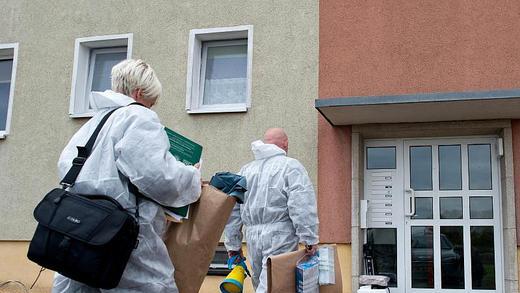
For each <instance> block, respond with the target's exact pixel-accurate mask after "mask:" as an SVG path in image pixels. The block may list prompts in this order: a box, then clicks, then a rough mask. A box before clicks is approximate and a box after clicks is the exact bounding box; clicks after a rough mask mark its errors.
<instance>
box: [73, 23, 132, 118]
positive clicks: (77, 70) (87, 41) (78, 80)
mask: <svg viewBox="0 0 520 293" xmlns="http://www.w3.org/2000/svg"><path fill="white" fill-rule="evenodd" d="M132 43H133V34H131V33H129V34H121V35H106V36H94V37H86V38H78V39H76V42H75V46H74V67H73V69H72V86H71V93H70V105H69V116H70V117H71V118H82V117H92V116H93V115H94V112H93V111H92V110H89V108H88V105H89V104H88V97H89V94H90V89H91V87H92V74H93V71H92V70H93V69H92V66H91V65H92V64H93V63H92V62H93V60H92V59H95V54H91V51H92V50H96V49H107V50H121V48H120V47H126V58H127V59H129V58H131V57H132ZM118 52H121V51H118ZM91 55H92V57H93V58H91Z"/></svg>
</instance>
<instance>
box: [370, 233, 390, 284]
mask: <svg viewBox="0 0 520 293" xmlns="http://www.w3.org/2000/svg"><path fill="white" fill-rule="evenodd" d="M367 243H368V251H369V253H371V254H372V258H373V260H374V273H375V274H376V275H384V276H388V277H390V281H389V283H388V285H389V286H390V287H397V234H396V229H393V228H392V229H386V228H384V229H383V228H381V229H368V241H367Z"/></svg>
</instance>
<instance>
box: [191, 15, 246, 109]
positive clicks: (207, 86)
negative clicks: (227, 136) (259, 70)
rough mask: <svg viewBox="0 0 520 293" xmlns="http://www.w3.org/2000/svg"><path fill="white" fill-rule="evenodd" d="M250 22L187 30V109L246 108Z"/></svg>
mask: <svg viewBox="0 0 520 293" xmlns="http://www.w3.org/2000/svg"><path fill="white" fill-rule="evenodd" d="M252 46H253V26H249V25H248V26H237V27H228V28H215V29H197V30H191V31H190V43H189V54H188V76H187V81H186V110H188V113H221V112H246V111H247V109H248V108H249V107H250V106H251V65H252V51H253V48H252Z"/></svg>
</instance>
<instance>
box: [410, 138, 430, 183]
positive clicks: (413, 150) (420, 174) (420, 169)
mask: <svg viewBox="0 0 520 293" xmlns="http://www.w3.org/2000/svg"><path fill="white" fill-rule="evenodd" d="M410 187H411V188H413V189H414V190H432V147H431V146H413V147H410Z"/></svg>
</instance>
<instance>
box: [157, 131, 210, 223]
mask: <svg viewBox="0 0 520 293" xmlns="http://www.w3.org/2000/svg"><path fill="white" fill-rule="evenodd" d="M164 130H165V131H166V135H168V140H169V141H170V153H171V154H172V155H173V156H174V157H175V158H176V159H177V161H179V162H182V163H184V164H186V165H190V166H193V165H195V164H196V163H198V162H200V157H201V156H202V146H201V145H200V144H198V143H196V142H194V141H193V140H191V139H189V138H187V137H185V136H183V135H181V134H179V133H177V132H175V131H173V130H171V129H169V128H168V127H165V128H164ZM189 207H190V206H189V205H187V206H183V207H179V208H174V207H170V208H168V210H170V211H171V212H173V213H175V214H177V215H179V216H181V217H183V218H187V216H188V211H189Z"/></svg>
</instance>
